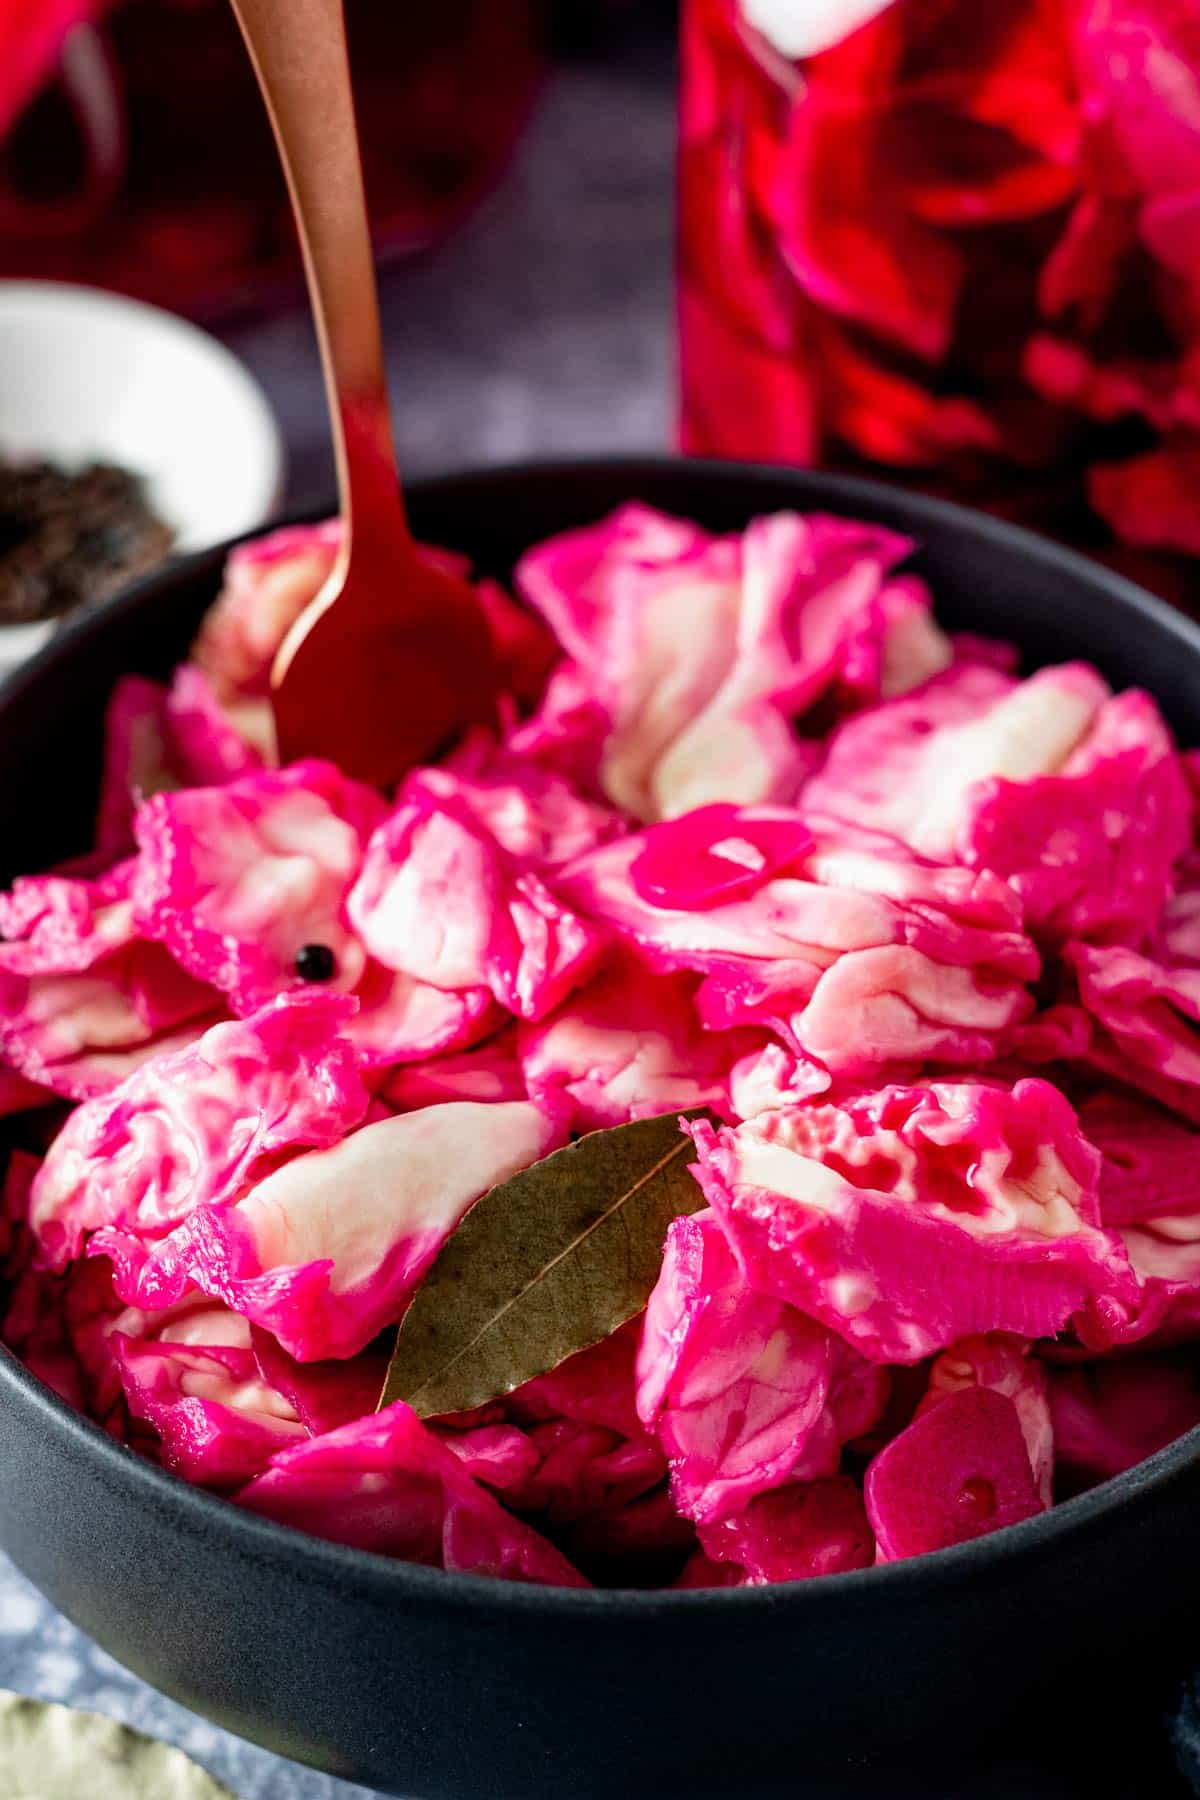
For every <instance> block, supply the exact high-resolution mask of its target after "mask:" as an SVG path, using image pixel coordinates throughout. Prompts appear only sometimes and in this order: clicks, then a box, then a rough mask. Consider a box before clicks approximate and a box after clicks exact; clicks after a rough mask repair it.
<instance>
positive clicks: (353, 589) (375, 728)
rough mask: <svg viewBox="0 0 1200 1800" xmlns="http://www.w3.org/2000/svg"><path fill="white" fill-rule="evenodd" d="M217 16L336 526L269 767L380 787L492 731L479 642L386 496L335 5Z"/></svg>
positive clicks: (298, 626)
mask: <svg viewBox="0 0 1200 1800" xmlns="http://www.w3.org/2000/svg"><path fill="white" fill-rule="evenodd" d="M232 4H233V10H234V12H235V14H236V15H237V19H238V23H239V24H240V26H241V28H242V33H243V36H244V37H245V39H246V44H247V47H248V49H249V51H250V56H251V60H252V61H253V63H254V68H255V72H256V74H257V76H258V81H259V85H260V87H261V88H262V92H263V98H264V99H265V101H266V103H267V110H268V112H269V113H270V116H271V124H272V126H273V127H274V130H275V139H276V142H277V144H278V146H279V154H280V157H281V159H282V161H283V166H284V171H285V173H286V175H287V180H288V187H289V190H290V192H291V196H292V206H293V209H294V211H295V215H296V225H297V228H298V230H299V233H300V242H301V245H302V246H303V250H304V266H305V272H306V274H307V277H308V291H309V299H310V300H311V302H312V309H313V313H314V316H315V319H316V326H317V337H318V340H319V342H320V346H321V362H322V366H323V368H324V373H325V389H326V394H327V397H328V401H329V413H330V422H331V424H332V427H333V440H334V449H335V452H336V456H337V471H338V489H339V493H340V496H341V512H342V526H343V539H342V547H341V552H340V554H339V556H338V559H337V562H336V564H335V565H334V568H333V571H332V573H331V574H330V576H329V578H328V580H327V581H326V583H325V585H324V586H323V587H322V589H321V591H320V593H319V594H318V595H317V597H316V599H315V600H313V602H312V604H311V605H310V606H309V607H308V608H307V609H306V610H305V612H304V613H303V614H302V615H301V617H300V618H299V619H298V620H297V621H296V623H295V625H293V627H292V629H291V631H290V632H289V633H288V635H287V637H286V638H285V640H284V642H283V644H282V646H281V648H280V650H279V653H278V656H277V657H276V660H275V666H274V669H273V671H272V676H271V683H272V689H273V701H274V708H275V724H276V730H277V734H278V742H279V755H280V760H281V761H282V762H290V761H292V760H294V759H295V758H296V757H299V756H324V757H328V758H330V759H331V760H332V761H333V762H336V763H337V764H338V765H339V767H341V768H342V769H343V770H345V772H346V773H347V774H350V775H353V776H356V777H357V778H358V779H359V780H361V781H366V782H370V783H372V784H373V785H375V786H377V787H391V786H392V785H393V784H394V783H395V782H396V780H397V779H398V778H399V777H400V776H401V775H402V774H403V773H404V771H405V770H406V769H408V768H410V767H411V766H412V764H413V763H416V762H420V761H422V760H424V759H427V758H429V757H431V756H433V755H435V754H436V753H437V752H438V751H440V750H442V749H443V748H445V746H446V745H447V744H448V743H449V742H450V741H452V740H453V739H454V738H455V737H456V736H458V735H459V734H460V733H461V732H462V730H463V729H464V728H465V727H466V726H468V725H470V724H472V723H474V722H476V721H479V720H490V719H491V718H493V717H494V702H495V693H496V673H495V666H494V659H493V655H492V644H491V637H490V634H489V632H488V628H487V624H486V621H485V619H484V616H483V613H482V610H481V608H480V606H479V603H478V601H477V600H476V598H475V596H474V594H473V593H472V591H471V588H470V587H469V586H468V584H467V583H466V582H465V581H462V580H460V579H459V578H458V577H456V576H454V575H452V574H449V573H447V572H446V571H445V570H444V569H441V568H438V567H436V566H435V565H434V564H433V563H431V562H430V561H428V560H427V558H426V557H425V556H424V555H423V554H422V553H421V551H420V550H419V549H418V547H417V545H416V543H415V542H414V541H413V537H412V533H411V532H410V530H409V528H408V523H407V520H406V518H405V514H404V505H403V502H402V500H401V497H400V482H399V477H398V475H397V471H396V453H395V448H394V446H393V443H392V433H391V426H390V422H389V415H388V398H387V377H386V374H385V371H384V360H383V339H382V334H381V332H380V326H379V300H378V295H377V293H376V288H375V265H374V259H373V256H372V251H371V240H370V235H369V231H368V225H367V207H366V197H365V193H364V190H363V177H362V162H361V158H360V156H359V147H358V133H357V130H356V127H355V120H354V97H353V93H352V90H351V85H350V62H349V56H348V53H347V48H346V28H345V21H344V18H343V15H342V0H232Z"/></svg>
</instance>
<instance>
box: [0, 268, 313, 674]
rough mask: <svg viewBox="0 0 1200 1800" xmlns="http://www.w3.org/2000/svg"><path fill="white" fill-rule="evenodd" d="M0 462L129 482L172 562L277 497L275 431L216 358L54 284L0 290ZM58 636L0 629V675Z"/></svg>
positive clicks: (247, 387) (194, 335) (152, 318)
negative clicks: (141, 484) (86, 467)
mask: <svg viewBox="0 0 1200 1800" xmlns="http://www.w3.org/2000/svg"><path fill="white" fill-rule="evenodd" d="M0 456H32V457H44V458H46V459H48V460H49V461H52V462H59V463H63V464H64V465H66V466H67V467H72V466H75V465H78V464H82V463H87V462H92V461H97V460H98V461H103V462H113V463H120V464H121V465H122V466H123V467H125V468H127V469H132V470H133V471H134V472H135V473H136V474H138V475H141V476H142V477H143V478H144V480H145V483H146V490H147V496H148V498H149V501H150V504H151V505H152V506H153V508H154V510H155V511H156V512H157V513H158V515H159V517H160V518H162V519H164V520H165V521H166V523H167V524H169V525H170V526H171V527H172V528H173V530H174V532H175V548H176V549H177V550H180V551H188V550H202V549H204V548H205V547H206V546H208V545H210V544H215V543H218V542H219V541H220V540H222V539H224V538H230V537H237V536H239V535H240V534H241V533H242V532H245V531H252V530H253V529H254V528H255V526H257V525H261V524H263V523H264V522H265V521H266V520H267V519H268V518H270V516H271V514H272V512H273V511H274V510H275V507H276V506H277V504H278V501H279V498H280V494H281V492H282V487H283V469H284V462H283V445H282V440H281V438H280V435H279V428H278V426H277V425H276V423H275V419H274V417H273V415H272V413H271V410H270V408H269V406H268V405H267V402H266V399H265V397H264V395H263V393H262V391H261V389H260V388H259V386H258V384H257V383H256V382H255V381H254V379H253V378H252V376H251V375H250V374H249V373H248V372H247V370H246V369H245V368H244V367H243V366H242V364H241V363H240V362H239V361H238V360H237V358H236V357H235V356H234V355H233V354H232V353H231V352H230V351H228V350H226V349H225V347H224V345H222V344H219V343H217V341H216V339H215V338H211V337H209V336H208V334H207V333H206V332H203V331H201V330H199V329H198V328H197V327H196V326H194V325H189V324H188V323H187V322H186V321H185V320H183V319H179V318H176V317H174V315H173V314H171V313H166V312H162V311H160V310H159V308H157V307H154V306H145V305H143V304H142V303H141V302H140V301H137V300H126V299H123V298H122V297H121V296H119V295H116V294H107V293H103V292H101V291H100V290H98V289H96V288H85V287H72V286H66V285H64V284H60V283H57V282H48V281H46V282H43V281H0ZM53 628H54V622H53V621H50V622H49V623H47V624H36V625H9V626H0V669H2V668H7V667H11V666H12V665H13V664H14V663H17V662H20V661H22V660H23V659H24V658H25V657H26V656H29V655H32V653H33V651H34V650H35V649H38V648H40V646H41V645H42V644H43V643H44V642H45V641H46V639H47V637H48V636H49V635H50V633H51V631H52V630H53Z"/></svg>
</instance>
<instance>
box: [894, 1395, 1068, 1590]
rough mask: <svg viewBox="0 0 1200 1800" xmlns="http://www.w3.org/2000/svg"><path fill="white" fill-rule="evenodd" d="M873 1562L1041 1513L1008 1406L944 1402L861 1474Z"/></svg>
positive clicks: (971, 1399)
mask: <svg viewBox="0 0 1200 1800" xmlns="http://www.w3.org/2000/svg"><path fill="white" fill-rule="evenodd" d="M866 1504H867V1517H868V1518H869V1519H870V1521H871V1525H872V1528H873V1529H874V1532H875V1537H876V1541H877V1544H878V1556H877V1560H878V1561H879V1562H896V1561H898V1560H899V1559H900V1558H901V1557H905V1556H920V1555H922V1554H923V1553H924V1552H925V1551H927V1550H943V1549H945V1548H946V1546H947V1545H949V1544H962V1543H965V1542H966V1541H967V1539H968V1538H976V1537H982V1536H983V1535H984V1534H985V1533H986V1532H989V1531H998V1530H999V1529H1000V1527H1001V1526H1003V1525H1015V1524H1016V1522H1017V1521H1018V1519H1029V1518H1032V1517H1033V1516H1034V1514H1035V1513H1040V1512H1041V1511H1043V1506H1042V1502H1041V1499H1040V1498H1039V1496H1038V1491H1037V1487H1036V1484H1035V1482H1034V1479H1033V1472H1032V1470H1031V1468H1030V1466H1029V1452H1028V1450H1027V1449H1026V1447H1025V1439H1024V1436H1023V1435H1022V1432H1021V1423H1020V1420H1019V1418H1018V1417H1017V1410H1016V1408H1015V1406H1014V1405H1013V1403H1012V1401H1011V1400H1007V1399H1005V1397H1004V1396H1003V1395H1002V1394H996V1393H992V1392H991V1391H990V1390H988V1389H985V1388H972V1389H967V1390H966V1391H964V1392H963V1393H959V1394H952V1395H950V1396H949V1397H948V1398H947V1399H945V1400H943V1401H942V1402H941V1404H940V1405H938V1406H935V1407H934V1408H932V1409H931V1411H929V1412H927V1413H924V1414H922V1415H921V1416H920V1417H919V1418H916V1419H914V1420H913V1422H912V1424H911V1425H909V1426H907V1427H906V1429H905V1430H904V1431H902V1432H901V1433H900V1435H899V1437H895V1438H893V1439H892V1441H891V1443H890V1444H888V1445H886V1446H885V1447H884V1449H882V1450H881V1451H880V1452H879V1455H878V1456H877V1457H876V1458H875V1460H874V1461H873V1462H872V1464H871V1466H870V1468H869V1469H868V1470H867V1478H866Z"/></svg>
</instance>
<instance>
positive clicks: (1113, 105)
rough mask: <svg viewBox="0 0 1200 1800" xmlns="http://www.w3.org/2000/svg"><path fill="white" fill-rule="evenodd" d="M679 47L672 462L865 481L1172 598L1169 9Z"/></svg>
mask: <svg viewBox="0 0 1200 1800" xmlns="http://www.w3.org/2000/svg"><path fill="white" fill-rule="evenodd" d="M758 25H762V26H763V27H764V29H762V30H760V29H758ZM682 29H683V54H682V93H681V154H680V169H679V180H680V257H679V330H680V352H681V354H680V367H681V437H682V442H683V446H684V448H685V449H686V450H688V451H691V452H693V453H697V454H705V455H717V456H733V457H739V458H755V457H761V458H772V459H780V460H784V461H790V462H797V463H812V464H823V465H827V466H830V465H832V466H837V467H845V468H852V469H854V468H857V469H868V470H873V471H876V472H878V471H880V470H882V471H884V472H886V473H887V474H889V475H890V476H892V477H893V478H895V477H897V476H899V477H900V478H902V479H906V480H911V481H913V482H915V483H918V484H919V485H921V486H923V487H926V488H930V489H933V490H935V491H939V492H943V493H947V494H949V495H951V496H953V497H956V498H960V499H964V500H967V501H969V502H971V503H973V504H976V505H984V506H986V507H988V508H990V509H991V510H994V511H998V512H1001V513H1004V514H1006V515H1010V516H1013V517H1016V518H1018V519H1021V520H1023V521H1025V522H1028V523H1031V524H1033V525H1035V526H1037V527H1039V528H1041V529H1045V530H1049V531H1051V532H1053V533H1055V534H1057V535H1059V536H1064V537H1067V538H1069V539H1071V540H1073V541H1075V542H1077V543H1080V544H1083V545H1084V546H1086V547H1088V548H1090V549H1093V550H1099V551H1102V552H1104V553H1105V554H1106V555H1107V556H1108V558H1109V559H1110V560H1112V561H1115V562H1117V563H1120V564H1123V565H1124V566H1127V567H1129V568H1130V569H1131V570H1132V572H1134V573H1136V574H1138V575H1140V576H1141V577H1142V578H1144V579H1145V578H1149V579H1151V581H1152V582H1154V583H1156V584H1157V585H1158V586H1159V587H1160V588H1161V589H1164V590H1166V591H1169V592H1171V593H1172V595H1173V596H1174V597H1178V598H1184V599H1187V598H1189V597H1194V598H1197V599H1200V585H1198V584H1197V582H1196V576H1195V567H1194V564H1192V565H1189V564H1188V563H1187V562H1186V560H1185V559H1186V558H1188V557H1195V556H1200V10H1198V9H1197V8H1196V6H1195V5H1194V4H1192V3H1191V0H1153V3H1151V0H986V4H980V0H891V3H890V4H887V3H886V0H684V6H683V25H682ZM768 32H769V33H770V35H767V33H768Z"/></svg>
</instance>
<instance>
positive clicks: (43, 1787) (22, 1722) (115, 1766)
mask: <svg viewBox="0 0 1200 1800" xmlns="http://www.w3.org/2000/svg"><path fill="white" fill-rule="evenodd" d="M0 1794H4V1795H13V1796H19V1797H20V1800H34V1797H35V1796H36V1800H82V1796H84V1795H86V1796H87V1800H233V1796H232V1795H231V1794H230V1792H229V1789H228V1788H226V1787H222V1785H221V1783H220V1782H219V1781H216V1780H214V1779H213V1777H212V1776H211V1775H208V1774H206V1773H205V1771H204V1770H203V1769H202V1768H201V1767H200V1765H199V1764H198V1763H194V1762H193V1761H192V1760H191V1758H190V1757H188V1756H185V1755H184V1754H183V1751H182V1750H176V1749H175V1748H174V1746H173V1745H171V1744H162V1743H159V1742H158V1740H157V1739H155V1738H148V1737H144V1736H143V1735H142V1733H141V1732H140V1731H132V1730H131V1729H130V1728H129V1726H128V1725H120V1724H118V1723H117V1721H116V1720H115V1719H103V1718H101V1717H100V1715H99V1714H98V1713H87V1712H76V1711H75V1710H74V1708H73V1707H69V1706H55V1705H52V1704H50V1703H49V1702H47V1701H44V1700H30V1699H28V1698H27V1697H26V1696H25V1695H24V1694H13V1693H9V1692H7V1691H4V1690H0Z"/></svg>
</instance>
